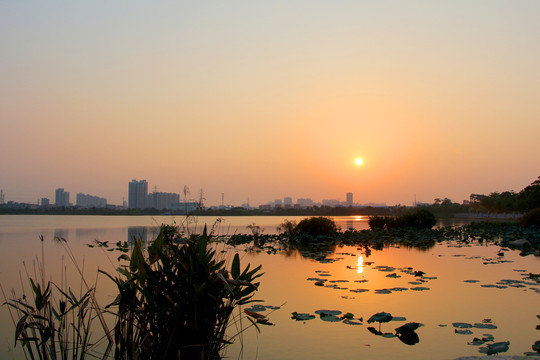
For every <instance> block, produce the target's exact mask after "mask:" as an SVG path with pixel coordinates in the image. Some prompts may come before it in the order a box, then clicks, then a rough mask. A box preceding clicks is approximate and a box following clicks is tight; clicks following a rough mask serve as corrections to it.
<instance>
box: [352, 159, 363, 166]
mask: <svg viewBox="0 0 540 360" xmlns="http://www.w3.org/2000/svg"><path fill="white" fill-rule="evenodd" d="M354 163H355V164H356V165H358V166H360V165H362V164H363V163H364V160H362V158H357V159H356V160H354Z"/></svg>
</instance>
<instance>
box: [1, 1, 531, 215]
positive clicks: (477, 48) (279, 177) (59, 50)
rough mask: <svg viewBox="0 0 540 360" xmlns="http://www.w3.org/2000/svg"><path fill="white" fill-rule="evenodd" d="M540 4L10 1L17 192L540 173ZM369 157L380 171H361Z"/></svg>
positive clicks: (227, 191) (513, 185) (4, 24)
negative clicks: (139, 183)
mask: <svg viewBox="0 0 540 360" xmlns="http://www.w3.org/2000/svg"><path fill="white" fill-rule="evenodd" d="M539 13H540V2H539V1H526V0H524V1H498V0H478V1H414V0H413V1H407V2H403V1H385V0H382V1H362V0H355V1H339V0H338V1H317V0H305V1H303V0H287V1H280V0H273V1H235V0H232V1H209V2H202V1H152V2H148V1H138V0H133V1H114V2H110V1H86V0H79V1H54V0H53V1H46V2H45V1H33V0H29V1H15V0H2V1H0V49H2V50H1V51H0V154H1V155H0V189H2V191H3V193H4V194H5V200H6V201H10V200H11V201H21V202H31V203H36V202H37V200H38V199H40V198H42V197H48V198H50V199H51V201H54V191H55V189H56V188H60V187H62V188H64V189H65V190H66V191H69V192H70V193H71V198H70V200H71V201H72V202H74V201H75V194H76V193H79V192H82V193H85V194H91V195H97V196H101V197H106V198H107V200H108V202H109V203H111V204H121V203H122V200H123V199H124V198H125V199H126V200H127V193H128V183H129V181H131V180H132V179H137V180H140V179H146V180H147V181H148V183H149V189H150V190H154V187H155V186H157V189H158V191H164V192H177V193H181V192H182V190H183V188H184V186H188V187H189V189H190V190H191V196H192V197H197V196H198V194H199V191H200V189H202V190H203V191H204V197H205V198H206V203H207V204H208V205H217V204H221V194H222V193H223V194H224V200H225V203H226V204H231V205H240V204H242V203H245V202H247V199H248V198H249V200H250V204H251V205H258V204H263V203H266V202H268V201H271V200H274V199H280V198H283V197H285V196H290V197H292V198H293V199H294V200H296V199H297V198H312V199H313V200H315V201H321V200H322V199H338V200H342V201H344V200H345V193H346V192H352V193H353V194H354V201H355V202H358V203H362V204H363V203H369V202H376V203H382V202H384V203H387V204H388V205H394V204H404V205H410V204H412V202H413V201H414V198H415V196H416V199H417V201H421V202H428V203H431V202H433V200H434V199H435V198H444V197H448V198H450V199H452V200H454V201H456V202H461V201H463V200H465V199H468V198H469V196H470V194H471V193H479V194H489V193H491V192H495V191H498V192H500V191H506V190H515V191H519V190H521V189H522V188H524V187H525V186H527V185H528V184H530V183H531V182H533V181H534V180H535V179H536V178H537V177H538V176H540V142H539V140H538V139H539V135H540V101H539V100H538V99H539V94H540V66H538V64H540V43H539V42H538V39H540V22H539V21H538V14H539ZM358 157H361V158H363V160H364V163H363V165H361V166H357V165H355V159H356V158H358Z"/></svg>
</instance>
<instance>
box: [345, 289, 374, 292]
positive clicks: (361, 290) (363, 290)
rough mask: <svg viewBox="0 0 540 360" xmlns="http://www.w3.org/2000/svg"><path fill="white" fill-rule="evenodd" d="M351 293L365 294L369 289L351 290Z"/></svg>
mask: <svg viewBox="0 0 540 360" xmlns="http://www.w3.org/2000/svg"><path fill="white" fill-rule="evenodd" d="M349 291H350V292H354V293H363V292H368V291H369V289H351V290H349Z"/></svg>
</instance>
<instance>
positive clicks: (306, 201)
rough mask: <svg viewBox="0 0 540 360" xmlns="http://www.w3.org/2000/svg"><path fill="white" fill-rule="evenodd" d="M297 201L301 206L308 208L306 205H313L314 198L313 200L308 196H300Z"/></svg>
mask: <svg viewBox="0 0 540 360" xmlns="http://www.w3.org/2000/svg"><path fill="white" fill-rule="evenodd" d="M296 203H297V204H298V205H299V206H300V207H303V208H306V207H311V206H313V205H314V204H313V200H311V199H310V198H307V199H303V198H300V199H298V200H296Z"/></svg>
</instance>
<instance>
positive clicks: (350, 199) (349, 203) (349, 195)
mask: <svg viewBox="0 0 540 360" xmlns="http://www.w3.org/2000/svg"><path fill="white" fill-rule="evenodd" d="M346 203H347V206H352V204H353V193H352V192H348V193H347V200H346Z"/></svg>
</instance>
